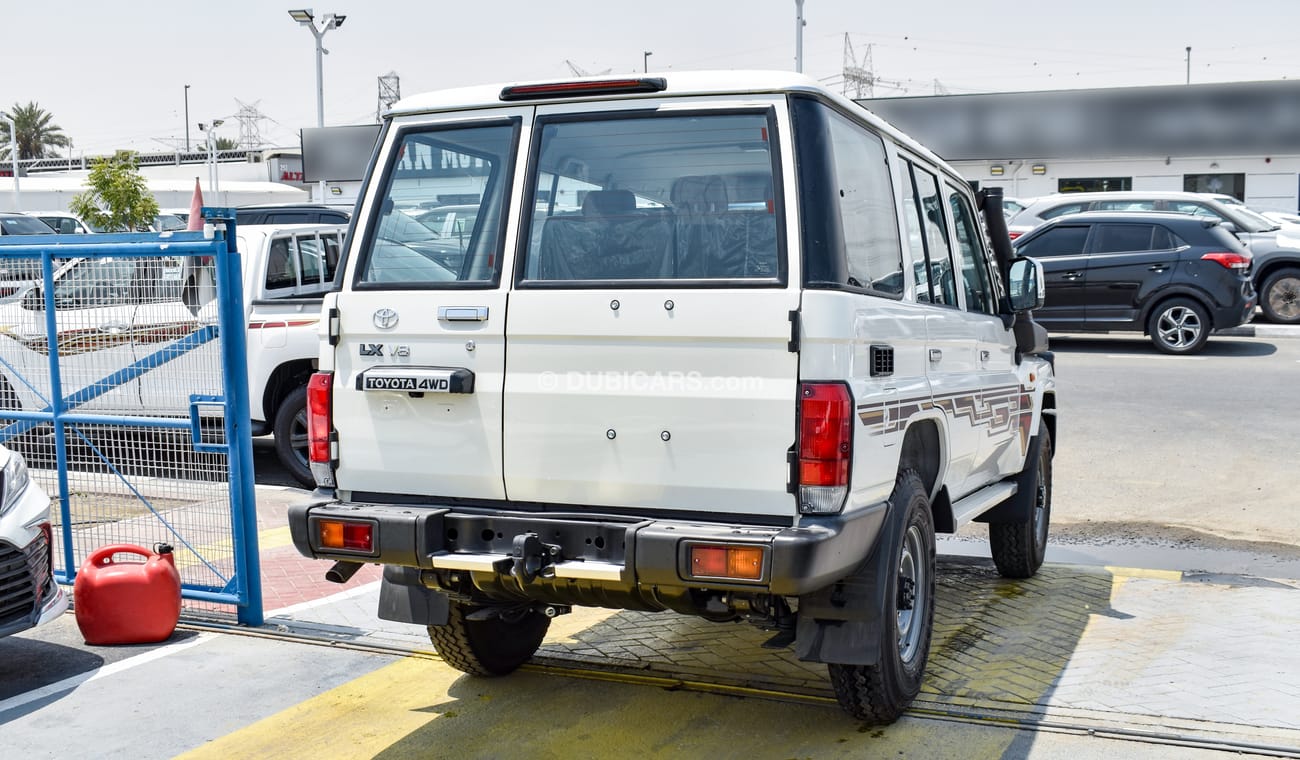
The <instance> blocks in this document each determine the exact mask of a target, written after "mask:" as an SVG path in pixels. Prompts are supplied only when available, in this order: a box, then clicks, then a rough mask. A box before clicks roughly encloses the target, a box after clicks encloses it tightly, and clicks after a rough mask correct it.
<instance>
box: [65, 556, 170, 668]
mask: <svg viewBox="0 0 1300 760" xmlns="http://www.w3.org/2000/svg"><path fill="white" fill-rule="evenodd" d="M156 548H157V551H156V552H151V551H149V550H148V549H145V548H143V547H140V546H132V545H130V544H113V545H111V546H105V547H102V548H100V549H98V550H96V551H95V553H94V554H91V555H90V556H89V557H88V558H86V561H85V562H84V563H82V565H81V569H80V570H78V571H77V580H76V581H75V582H74V583H73V584H72V599H73V606H74V608H75V610H76V613H77V627H78V628H80V629H81V635H82V637H83V638H85V639H86V643H87V644H96V645H102V644H152V643H154V642H156V641H162V640H164V639H166V638H167V637H169V636H171V635H172V631H174V630H176V622H177V621H178V620H180V616H181V576H180V573H178V572H176V560H175V559H174V558H173V557H172V548H171V547H170V546H168V545H167V544H158V545H157V547H156ZM114 554H136V555H139V556H141V557H145V558H146V559H145V561H144V562H117V561H115V560H114V559H113V555H114Z"/></svg>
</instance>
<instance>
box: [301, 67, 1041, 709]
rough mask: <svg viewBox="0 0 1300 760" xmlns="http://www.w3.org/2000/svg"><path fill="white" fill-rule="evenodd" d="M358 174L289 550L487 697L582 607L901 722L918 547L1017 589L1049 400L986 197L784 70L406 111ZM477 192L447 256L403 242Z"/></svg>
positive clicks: (921, 661)
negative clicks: (415, 216)
mask: <svg viewBox="0 0 1300 760" xmlns="http://www.w3.org/2000/svg"><path fill="white" fill-rule="evenodd" d="M376 155H377V161H378V164H377V165H376V166H374V167H373V168H372V171H371V174H370V176H371V177H373V178H374V180H373V181H372V182H371V183H370V184H369V185H368V186H367V187H365V188H364V191H363V196H362V202H361V206H360V213H359V214H358V215H357V216H356V217H355V218H354V224H355V232H354V234H353V235H352V236H351V238H350V239H349V241H348V246H347V251H346V253H345V256H344V260H343V263H341V264H340V268H341V269H342V276H341V279H340V283H341V288H340V290H339V291H337V292H332V293H329V294H327V295H326V297H325V301H324V306H323V311H322V318H323V319H324V320H326V321H325V323H324V324H323V325H322V330H321V337H322V344H321V354H320V369H319V371H318V372H317V373H316V374H315V375H313V376H312V378H311V381H310V384H309V386H308V391H307V404H308V429H309V436H310V439H309V450H310V457H311V466H312V470H313V472H314V473H315V475H316V480H317V482H318V483H319V486H320V487H319V488H318V489H317V490H316V492H315V494H314V497H313V498H312V499H311V500H310V501H307V502H304V503H302V504H298V505H294V506H292V507H291V508H290V511H289V527H290V530H291V532H292V535H293V540H294V543H295V545H296V546H297V547H298V549H299V551H301V552H302V553H303V554H304V555H306V556H309V557H316V558H321V559H327V560H331V561H333V562H334V563H335V564H334V566H333V567H332V568H331V569H330V571H329V572H328V573H327V577H331V578H332V579H335V580H346V579H347V578H349V577H350V576H351V575H352V573H354V572H355V571H356V569H357V568H359V567H360V566H361V565H362V563H380V564H383V565H384V566H385V568H384V576H383V584H382V586H381V592H380V597H379V614H380V616H381V617H383V618H385V619H389V620H398V621H403V622H408V623H415V624H419V625H424V626H427V627H428V632H429V637H430V639H431V640H432V642H433V645H434V647H435V648H436V649H437V650H438V652H439V654H440V655H441V656H442V657H443V659H444V660H445V661H446V662H447V663H448V664H450V665H452V666H454V667H456V668H459V669H461V670H464V671H466V672H469V673H474V674H478V675H500V674H504V673H508V672H510V671H511V670H513V669H515V668H517V667H519V666H520V665H521V664H523V663H524V662H525V661H527V660H528V658H529V657H531V656H532V655H533V653H534V652H535V651H536V649H537V648H538V646H539V645H540V643H541V641H542V638H543V636H544V635H545V633H546V631H547V628H548V625H549V622H550V620H551V618H552V617H554V616H555V615H557V614H562V613H564V612H567V611H568V610H569V609H570V607H571V606H572V605H591V606H604V607H614V608H623V609H634V610H655V611H658V610H673V611H676V612H679V613H683V614H687V615H696V616H701V617H704V618H707V619H710V620H716V621H720V622H723V621H740V620H745V621H749V622H751V623H755V624H757V625H759V626H761V627H764V628H766V629H768V630H771V631H774V632H775V634H776V635H775V636H774V638H773V639H772V640H771V641H770V642H769V644H771V645H772V646H789V645H793V646H794V647H795V651H796V653H797V655H798V656H799V657H800V658H802V659H804V660H809V661H816V662H823V663H827V664H828V666H829V675H830V681H831V683H832V684H833V686H834V689H835V692H836V694H837V695H838V697H839V700H840V702H841V704H842V705H843V706H844V708H845V709H846V710H847V711H848V712H849V713H851V714H852V715H854V716H855V717H857V718H859V719H862V720H866V721H871V722H888V721H892V720H894V719H895V718H897V717H898V716H899V715H900V714H901V713H902V711H903V710H904V709H905V708H906V707H907V705H908V704H909V703H910V702H911V700H912V699H913V698H914V697H915V696H916V694H917V692H918V690H919V689H920V685H921V679H922V675H923V672H924V668H925V663H926V659H927V656H928V652H929V645H930V633H931V629H932V625H933V616H934V606H935V572H936V560H935V539H934V534H935V532H936V531H941V532H953V531H956V530H957V529H958V528H960V527H961V526H963V525H965V524H967V523H969V522H971V521H975V520H978V521H984V522H987V523H988V524H989V535H990V543H991V546H992V554H993V559H994V561H995V562H996V564H997V566H998V568H999V570H1001V572H1002V573H1003V574H1004V575H1007V576H1011V577H1027V576H1030V575H1032V574H1034V573H1035V572H1036V571H1037V570H1038V568H1039V566H1040V564H1041V563H1042V561H1043V553H1044V550H1045V547H1046V542H1047V533H1048V525H1049V519H1050V513H1051V471H1052V469H1051V465H1052V454H1053V451H1054V447H1053V443H1052V441H1053V436H1054V434H1055V432H1056V384H1055V378H1054V373H1053V357H1052V355H1051V353H1050V352H1049V351H1047V341H1046V333H1045V332H1044V331H1043V330H1042V329H1041V328H1038V327H1037V326H1036V325H1035V324H1034V322H1033V320H1032V319H1031V318H1030V316H1029V310H1031V309H1033V308H1036V307H1038V306H1040V305H1041V303H1042V299H1041V292H1040V290H1039V283H1040V282H1041V277H1042V275H1041V267H1040V266H1039V265H1038V264H1037V263H1036V262H1034V261H1032V260H1030V259H1014V258H1013V254H1012V252H1011V246H1010V243H1009V240H1008V238H1007V234H1006V228H1005V220H1004V218H1003V215H1002V208H1001V195H1000V192H986V193H982V194H980V195H978V196H977V195H975V194H973V193H972V192H971V189H970V186H969V184H968V183H967V182H966V181H965V180H964V179H962V177H961V176H960V175H959V174H957V173H956V172H955V171H953V170H952V169H951V168H950V167H948V166H947V165H946V164H945V163H944V162H943V161H942V160H941V159H939V158H938V157H937V156H935V155H934V154H933V153H931V152H929V151H928V150H926V149H925V148H924V147H922V146H921V145H919V144H917V143H916V142H915V141H913V140H912V139H910V138H908V137H907V136H906V135H903V134H902V133H900V132H898V131H897V130H895V129H893V128H891V127H890V126H889V125H887V124H885V123H883V122H882V121H880V120H879V119H877V118H875V117H874V116H872V115H871V114H870V113H868V112H867V111H865V110H863V109H862V108H861V107H860V106H858V105H857V104H855V103H853V102H852V101H849V100H847V99H845V98H843V97H840V96H838V95H836V94H833V93H831V92H828V91H826V90H825V89H824V88H822V87H820V86H818V85H817V83H816V82H814V81H812V80H810V79H807V78H804V77H802V76H798V75H791V74H785V73H772V72H768V73H755V72H750V73H746V72H730V73H725V74H710V73H702V72H701V73H673V74H669V75H667V76H663V77H659V76H639V75H630V76H628V77H616V78H604V79H600V78H597V79H581V80H572V81H562V82H550V83H535V84H522V85H506V86H495V87H482V88H471V89H466V90H453V91H448V92H442V93H433V94H429V95H423V96H417V97H413V98H410V99H407V100H404V101H402V102H400V103H398V104H397V105H396V106H395V107H394V108H393V109H392V110H391V111H390V112H389V114H388V115H387V116H386V119H385V123H384V126H383V131H382V136H381V138H380V145H379V149H378V151H377V154H376ZM469 192H473V193H475V194H477V197H478V198H479V203H478V206H479V208H478V209H477V212H476V213H474V214H473V215H472V218H473V224H472V228H471V229H469V230H467V231H466V233H465V234H464V235H458V236H456V237H455V239H452V240H448V239H446V238H445V237H442V236H439V237H430V236H429V235H428V234H427V232H428V230H427V229H425V230H424V234H423V236H421V237H416V236H414V235H413V234H412V233H411V232H409V230H410V229H411V227H412V226H411V225H410V224H408V223H405V219H406V217H408V216H409V214H407V213H406V212H405V211H404V210H403V209H409V208H413V207H414V208H427V207H428V206H429V205H432V204H434V203H436V202H437V201H438V200H439V199H440V198H441V197H442V196H444V195H452V194H455V195H457V197H461V198H463V197H464V195H465V194H466V193H469ZM457 202H458V203H463V202H464V201H463V200H460V201H457ZM981 212H982V214H983V217H984V224H986V225H987V229H988V231H989V236H987V237H986V234H985V227H984V226H983V225H982V224H981V221H980V213H981ZM468 217H469V215H467V218H468Z"/></svg>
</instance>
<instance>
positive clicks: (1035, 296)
mask: <svg viewBox="0 0 1300 760" xmlns="http://www.w3.org/2000/svg"><path fill="white" fill-rule="evenodd" d="M1007 297H1008V299H1009V300H1010V301H1011V310H1012V311H1013V312H1015V313H1017V314H1019V313H1020V312H1023V311H1032V310H1034V309H1037V308H1039V307H1041V306H1042V305H1043V302H1044V301H1045V300H1046V297H1047V296H1046V293H1044V292H1043V265H1042V264H1040V263H1038V262H1037V261H1035V260H1033V259H1029V258H1025V257H1024V256H1021V257H1019V258H1017V259H1015V260H1013V261H1012V262H1011V268H1010V270H1009V271H1008V272H1007Z"/></svg>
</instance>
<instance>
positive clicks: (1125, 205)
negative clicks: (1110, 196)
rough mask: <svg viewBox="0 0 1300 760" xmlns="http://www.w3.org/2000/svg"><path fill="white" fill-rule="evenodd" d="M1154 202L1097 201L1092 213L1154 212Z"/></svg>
mask: <svg viewBox="0 0 1300 760" xmlns="http://www.w3.org/2000/svg"><path fill="white" fill-rule="evenodd" d="M1155 209H1156V202H1155V201H1131V200H1129V201H1126V200H1114V201H1097V203H1096V205H1094V206H1093V210H1094V211H1155Z"/></svg>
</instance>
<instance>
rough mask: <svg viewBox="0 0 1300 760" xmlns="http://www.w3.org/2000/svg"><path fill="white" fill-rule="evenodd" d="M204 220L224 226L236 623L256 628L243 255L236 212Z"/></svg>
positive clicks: (223, 326)
mask: <svg viewBox="0 0 1300 760" xmlns="http://www.w3.org/2000/svg"><path fill="white" fill-rule="evenodd" d="M203 218H204V219H210V220H212V221H214V222H224V223H225V225H226V235H225V237H226V240H225V242H226V244H225V246H223V247H222V249H219V251H218V253H217V260H216V266H217V267H218V269H219V271H218V272H216V274H217V278H216V279H217V302H218V304H219V307H220V308H218V310H217V313H218V314H219V315H220V317H219V320H220V323H219V328H220V331H221V345H222V353H223V355H224V356H225V359H226V362H225V375H226V376H225V377H224V378H223V379H222V385H223V387H224V392H225V396H226V413H225V421H226V443H227V445H228V446H229V458H230V459H229V462H230V500H231V508H232V510H233V511H234V514H233V515H232V516H231V517H232V518H233V519H232V520H231V522H232V527H233V528H234V534H235V535H234V540H235V580H236V582H237V583H238V584H239V586H240V587H241V591H242V592H243V593H241V594H240V597H241V598H242V599H243V600H244V603H242V604H240V605H239V607H238V612H237V615H238V619H239V622H240V623H242V624H244V625H248V626H260V625H261V624H262V622H263V620H264V618H263V610H262V562H261V557H260V555H259V553H258V543H257V497H256V494H255V491H254V489H253V477H252V476H253V439H252V436H251V428H250V422H249V419H250V416H249V399H248V349H247V335H246V332H245V331H246V328H247V325H246V324H245V320H246V319H247V314H246V313H245V309H244V275H243V266H242V264H241V260H242V255H241V254H240V252H239V251H238V250H236V240H237V238H236V236H235V210H234V209H231V208H204V209H203Z"/></svg>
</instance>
